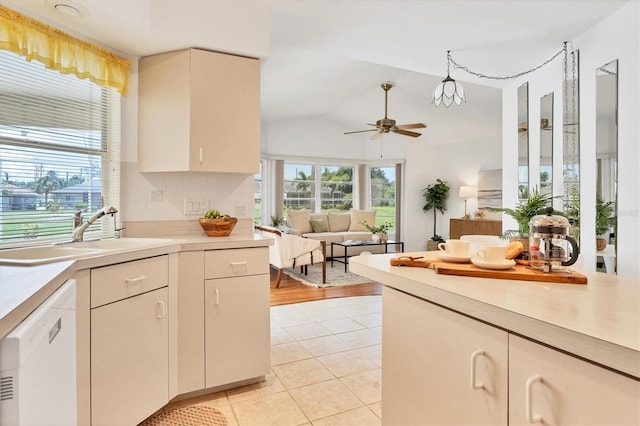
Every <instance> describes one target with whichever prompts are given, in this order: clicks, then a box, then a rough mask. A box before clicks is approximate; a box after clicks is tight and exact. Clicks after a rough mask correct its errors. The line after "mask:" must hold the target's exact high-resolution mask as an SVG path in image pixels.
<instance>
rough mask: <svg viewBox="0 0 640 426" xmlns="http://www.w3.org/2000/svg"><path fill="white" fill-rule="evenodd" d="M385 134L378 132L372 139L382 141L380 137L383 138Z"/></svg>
mask: <svg viewBox="0 0 640 426" xmlns="http://www.w3.org/2000/svg"><path fill="white" fill-rule="evenodd" d="M383 133H384V132H378V133H376V134H375V135H373V137H372V138H371V139H372V140H373V139H380V137H381V136H382V134H383Z"/></svg>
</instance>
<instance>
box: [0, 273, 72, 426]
mask: <svg viewBox="0 0 640 426" xmlns="http://www.w3.org/2000/svg"><path fill="white" fill-rule="evenodd" d="M76 388H77V387H76V282H75V280H69V281H67V282H66V283H65V284H64V285H63V286H62V287H60V288H59V289H58V290H56V292H55V293H53V295H51V297H49V298H48V299H47V300H46V301H45V302H44V303H42V304H41V305H40V306H39V307H38V308H37V309H36V310H35V311H33V312H32V313H31V315H29V316H28V317H27V318H26V319H25V320H24V321H22V322H21V323H20V324H19V325H18V326H17V327H16V328H14V329H13V330H12V331H11V332H10V333H9V334H8V335H7V336H6V337H5V338H4V339H2V340H0V425H2V426H5V425H6V426H9V425H11V426H14V425H24V426H26V425H29V426H32V425H43V426H44V425H46V426H54V425H55V426H58V425H65V426H68V425H75V424H76V423H77V422H76V419H77V410H76V407H77V395H76Z"/></svg>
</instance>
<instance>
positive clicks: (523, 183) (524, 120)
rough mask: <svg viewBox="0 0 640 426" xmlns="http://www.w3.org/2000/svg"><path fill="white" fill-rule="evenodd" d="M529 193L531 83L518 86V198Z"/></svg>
mask: <svg viewBox="0 0 640 426" xmlns="http://www.w3.org/2000/svg"><path fill="white" fill-rule="evenodd" d="M528 195H529V84H528V83H524V84H523V85H522V86H520V87H518V199H519V200H524V199H526V198H527V197H528Z"/></svg>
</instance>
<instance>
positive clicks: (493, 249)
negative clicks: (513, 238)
mask: <svg viewBox="0 0 640 426" xmlns="http://www.w3.org/2000/svg"><path fill="white" fill-rule="evenodd" d="M477 254H478V257H479V258H481V259H482V260H484V261H486V262H488V263H502V262H504V260H505V256H506V254H507V246H504V245H498V244H485V245H483V246H482V248H481V249H480V250H478V253H477Z"/></svg>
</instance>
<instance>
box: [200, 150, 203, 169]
mask: <svg viewBox="0 0 640 426" xmlns="http://www.w3.org/2000/svg"><path fill="white" fill-rule="evenodd" d="M202 154H203V152H202V147H200V165H201V166H202Z"/></svg>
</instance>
